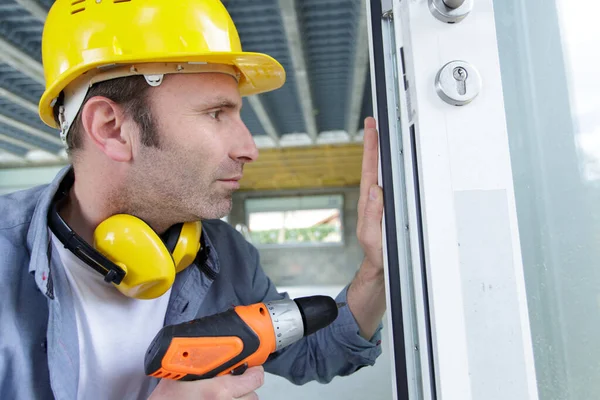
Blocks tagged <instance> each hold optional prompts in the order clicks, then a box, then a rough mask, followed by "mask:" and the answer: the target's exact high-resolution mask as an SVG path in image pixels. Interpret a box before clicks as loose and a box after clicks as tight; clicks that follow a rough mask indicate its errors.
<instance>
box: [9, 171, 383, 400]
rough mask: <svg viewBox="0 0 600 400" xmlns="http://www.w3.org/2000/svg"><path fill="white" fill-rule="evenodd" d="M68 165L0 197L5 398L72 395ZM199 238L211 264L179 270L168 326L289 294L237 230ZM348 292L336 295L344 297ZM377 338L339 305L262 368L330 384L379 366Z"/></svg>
mask: <svg viewBox="0 0 600 400" xmlns="http://www.w3.org/2000/svg"><path fill="white" fill-rule="evenodd" d="M67 171H68V167H67V168H65V169H63V170H62V171H61V172H60V173H59V174H58V175H57V176H56V178H55V179H54V181H53V182H52V183H51V184H50V185H44V186H39V187H36V188H33V189H29V190H26V191H21V192H17V193H13V194H9V195H5V196H1V197H0V399H28V400H34V399H52V398H56V399H75V398H76V394H77V386H78V382H79V360H80V354H79V344H78V337H77V326H76V322H75V312H74V305H73V296H72V295H71V291H70V287H69V284H68V281H67V278H66V276H65V271H64V269H63V266H62V264H61V262H60V259H59V257H58V254H56V251H55V250H54V251H53V247H52V241H51V240H50V237H49V234H48V224H47V214H48V209H49V206H50V203H51V199H52V197H53V196H54V193H55V192H56V190H57V188H58V185H59V183H60V181H61V180H62V178H63V177H64V175H65V173H66V172H67ZM203 236H204V240H205V243H204V244H205V249H206V252H207V253H205V261H204V262H197V263H195V264H194V265H192V266H190V267H188V268H186V269H185V270H184V271H182V272H180V273H179V274H178V275H177V277H176V279H175V283H174V285H173V289H172V292H171V297H170V300H169V305H168V308H167V312H166V317H165V325H170V324H177V323H181V322H185V321H189V320H192V319H195V318H200V317H203V316H207V315H211V314H215V313H218V312H221V311H225V310H227V309H230V308H231V307H232V306H235V305H247V304H252V303H257V302H261V301H267V300H275V299H281V298H284V297H286V296H287V294H285V293H283V294H282V293H278V292H277V290H276V288H275V286H274V285H273V283H272V282H271V280H270V279H269V278H268V277H267V276H266V275H265V273H264V272H263V270H262V268H261V266H260V262H259V255H258V252H257V250H256V249H255V248H254V247H253V246H252V245H251V244H249V243H248V242H247V241H246V240H245V239H244V238H243V237H242V236H241V235H240V234H239V233H238V232H237V231H236V230H235V229H233V228H232V227H230V226H229V225H228V224H226V223H224V222H222V221H220V220H214V221H212V220H211V221H203ZM198 264H202V265H198ZM346 289H347V288H345V289H344V290H343V291H342V292H341V293H340V294H339V295H338V296H337V301H339V302H345V301H346ZM99 334H102V333H101V332H100V333H99ZM380 337H381V325H380V327H379V329H378V330H377V332H376V333H375V335H374V336H373V338H372V339H371V340H370V341H367V340H365V339H363V338H362V337H361V336H360V335H359V333H358V326H357V324H356V321H355V319H354V317H353V316H352V314H351V313H350V311H349V309H348V307H342V308H341V309H340V313H339V316H338V318H337V320H336V321H335V322H334V323H332V324H331V325H330V326H328V327H327V328H325V329H323V330H321V331H319V332H317V333H316V334H314V335H311V336H309V337H306V338H304V339H302V340H300V341H299V342H296V343H294V344H292V345H291V346H289V347H286V348H284V349H282V350H281V351H279V352H277V353H275V354H273V355H272V357H271V358H270V359H269V360H268V361H267V363H266V364H265V370H266V371H267V372H270V373H273V374H276V375H280V376H283V377H285V378H287V379H289V380H290V381H292V382H294V383H296V384H302V383H305V382H308V381H311V380H318V381H320V382H328V381H330V380H331V379H333V378H334V377H335V376H338V375H348V374H351V373H352V372H354V371H356V370H357V369H359V368H360V367H362V366H366V365H373V364H374V363H375V359H376V358H377V357H378V356H379V355H380V354H381V346H380V345H379V344H380ZM106 351H119V349H106ZM140 368H143V366H140ZM153 379H154V378H153ZM156 383H157V380H155V382H154V385H155V384H156ZM106 384H108V385H110V382H106ZM154 385H153V386H152V388H153V387H154ZM152 388H151V389H152Z"/></svg>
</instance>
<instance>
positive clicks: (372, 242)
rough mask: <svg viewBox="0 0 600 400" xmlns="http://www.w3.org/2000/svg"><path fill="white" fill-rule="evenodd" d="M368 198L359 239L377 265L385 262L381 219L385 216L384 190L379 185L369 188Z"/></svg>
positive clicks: (366, 253) (368, 255)
mask: <svg viewBox="0 0 600 400" xmlns="http://www.w3.org/2000/svg"><path fill="white" fill-rule="evenodd" d="M368 193H369V194H368V196H369V198H368V200H367V202H366V204H365V211H364V215H363V216H364V218H363V223H362V229H361V232H360V233H359V241H360V243H361V244H362V246H363V249H364V251H365V255H366V256H367V257H368V258H369V259H370V260H371V262H372V263H373V264H375V265H380V264H381V265H382V264H383V256H382V254H381V249H382V236H381V220H382V218H383V191H382V190H381V188H380V187H379V186H377V185H372V186H371V187H370V188H369V192H368Z"/></svg>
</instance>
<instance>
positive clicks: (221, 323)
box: [145, 296, 337, 380]
mask: <svg viewBox="0 0 600 400" xmlns="http://www.w3.org/2000/svg"><path fill="white" fill-rule="evenodd" d="M303 304H304V307H303ZM315 304H316V305H317V307H315ZM305 308H306V309H308V311H309V312H308V314H307V313H306V310H304V309H305ZM321 310H323V311H321ZM311 313H312V314H315V313H318V315H316V316H312V317H310V315H312V314H311ZM307 316H308V318H307ZM336 317H337V305H336V303H335V301H334V300H333V299H331V298H330V297H326V296H312V297H307V298H303V299H298V300H289V299H284V300H278V301H272V302H267V303H257V304H252V305H249V306H237V307H234V308H232V309H230V310H228V311H225V312H222V313H219V314H215V315H211V316H208V317H204V318H199V319H196V320H193V321H190V322H186V323H183V324H178V325H170V326H166V327H164V328H163V329H161V331H160V332H159V333H158V334H157V335H156V337H155V338H154V340H153V341H152V344H151V345H150V347H149V348H148V352H147V353H146V359H145V368H146V374H147V375H150V376H153V377H156V378H168V379H176V380H197V379H208V378H212V377H215V376H221V375H226V374H230V373H234V374H238V373H243V372H244V371H245V370H246V369H247V368H248V367H253V366H258V365H262V364H264V363H265V362H266V361H267V359H268V357H269V355H270V354H272V353H273V352H275V351H276V350H279V349H281V348H283V347H285V346H287V345H289V344H291V343H293V342H295V341H297V340H299V339H300V338H302V337H303V336H305V335H306V334H307V333H312V332H313V331H315V330H316V329H320V328H322V327H323V326H326V325H329V324H330V323H331V322H332V321H333V320H334V319H335V318H336ZM307 319H308V320H309V321H308V322H307ZM315 320H318V321H317V324H316V325H315V323H314V322H312V325H311V321H315ZM307 324H308V325H309V328H310V329H309V330H308V331H307ZM311 326H312V327H311Z"/></svg>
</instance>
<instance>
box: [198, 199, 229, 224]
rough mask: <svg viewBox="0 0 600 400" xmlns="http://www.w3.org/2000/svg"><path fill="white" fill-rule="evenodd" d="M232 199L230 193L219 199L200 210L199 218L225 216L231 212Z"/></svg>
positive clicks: (219, 217)
mask: <svg viewBox="0 0 600 400" xmlns="http://www.w3.org/2000/svg"><path fill="white" fill-rule="evenodd" d="M232 204H233V201H232V199H231V195H230V196H228V197H227V198H226V199H220V200H219V201H215V202H214V203H212V204H209V205H208V206H207V207H205V208H204V210H202V211H203V212H202V214H201V215H202V217H201V219H221V218H223V217H226V216H227V215H229V213H230V212H231V208H232Z"/></svg>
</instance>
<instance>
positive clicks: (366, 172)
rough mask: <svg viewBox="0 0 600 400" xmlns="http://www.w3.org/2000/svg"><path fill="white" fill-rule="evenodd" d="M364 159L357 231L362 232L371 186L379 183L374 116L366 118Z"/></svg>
mask: <svg viewBox="0 0 600 400" xmlns="http://www.w3.org/2000/svg"><path fill="white" fill-rule="evenodd" d="M363 142H364V143H363V160H362V171H361V178H360V197H359V200H358V227H357V231H359V232H360V229H361V225H362V221H361V219H362V216H363V214H364V210H365V205H366V203H367V200H368V197H369V188H370V187H371V186H372V185H375V184H377V181H378V176H379V174H378V170H379V169H378V168H379V164H378V160H379V152H378V147H379V146H378V145H379V143H378V135H377V123H376V122H375V119H374V118H372V117H368V118H365V130H364V139H363Z"/></svg>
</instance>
